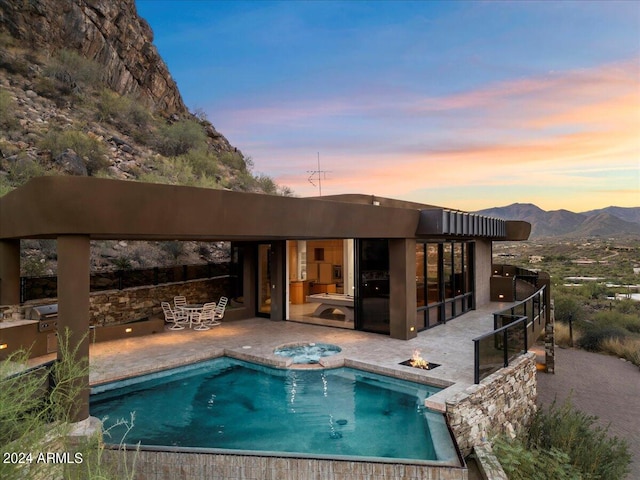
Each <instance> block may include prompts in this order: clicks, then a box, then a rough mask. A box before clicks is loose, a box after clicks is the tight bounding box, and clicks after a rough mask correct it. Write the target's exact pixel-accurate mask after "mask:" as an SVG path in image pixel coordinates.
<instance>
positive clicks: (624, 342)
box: [602, 337, 640, 366]
mask: <svg viewBox="0 0 640 480" xmlns="http://www.w3.org/2000/svg"><path fill="white" fill-rule="evenodd" d="M602 350H603V351H604V352H606V353H611V354H613V355H616V356H618V357H620V358H624V359H625V360H629V361H630V362H632V363H633V364H634V365H638V366H640V338H636V337H624V338H607V339H606V340H604V341H603V342H602Z"/></svg>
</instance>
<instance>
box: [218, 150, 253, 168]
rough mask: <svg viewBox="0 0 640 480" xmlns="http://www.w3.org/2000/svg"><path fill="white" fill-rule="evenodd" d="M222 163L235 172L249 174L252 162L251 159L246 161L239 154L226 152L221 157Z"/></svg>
mask: <svg viewBox="0 0 640 480" xmlns="http://www.w3.org/2000/svg"><path fill="white" fill-rule="evenodd" d="M220 162H221V163H222V164H224V165H226V166H227V167H229V168H231V169H233V170H239V171H240V172H247V171H248V170H249V169H250V165H251V164H252V162H251V161H250V159H249V157H247V159H245V158H244V157H243V156H242V154H241V153H239V152H224V153H223V154H221V155H220Z"/></svg>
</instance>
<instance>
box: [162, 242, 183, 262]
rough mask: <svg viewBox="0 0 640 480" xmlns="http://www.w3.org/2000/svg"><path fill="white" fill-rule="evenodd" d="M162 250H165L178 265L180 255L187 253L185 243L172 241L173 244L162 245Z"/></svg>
mask: <svg viewBox="0 0 640 480" xmlns="http://www.w3.org/2000/svg"><path fill="white" fill-rule="evenodd" d="M160 248H162V250H164V251H165V252H166V253H167V254H168V255H169V256H170V257H171V258H172V260H173V261H174V263H178V258H180V255H183V254H184V253H185V245H184V242H179V241H177V240H176V241H171V242H162V243H161V244H160Z"/></svg>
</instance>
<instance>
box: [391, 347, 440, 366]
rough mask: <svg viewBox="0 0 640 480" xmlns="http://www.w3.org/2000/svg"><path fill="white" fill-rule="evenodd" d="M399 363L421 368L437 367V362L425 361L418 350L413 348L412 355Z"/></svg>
mask: <svg viewBox="0 0 640 480" xmlns="http://www.w3.org/2000/svg"><path fill="white" fill-rule="evenodd" d="M400 365H406V366H407V367H413V368H419V369H421V370H433V369H434V368H436V367H439V366H440V364H439V363H432V362H427V361H426V360H425V359H424V358H422V357H421V356H420V350H414V351H413V355H411V358H410V359H409V360H405V361H404V362H400Z"/></svg>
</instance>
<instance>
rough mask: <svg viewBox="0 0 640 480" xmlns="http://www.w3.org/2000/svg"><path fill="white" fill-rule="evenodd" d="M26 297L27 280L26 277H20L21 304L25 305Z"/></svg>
mask: <svg viewBox="0 0 640 480" xmlns="http://www.w3.org/2000/svg"><path fill="white" fill-rule="evenodd" d="M14 292H15V290H14ZM14 295H15V293H14ZM26 296H27V279H26V277H20V303H24V302H26V301H27V299H26Z"/></svg>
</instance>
